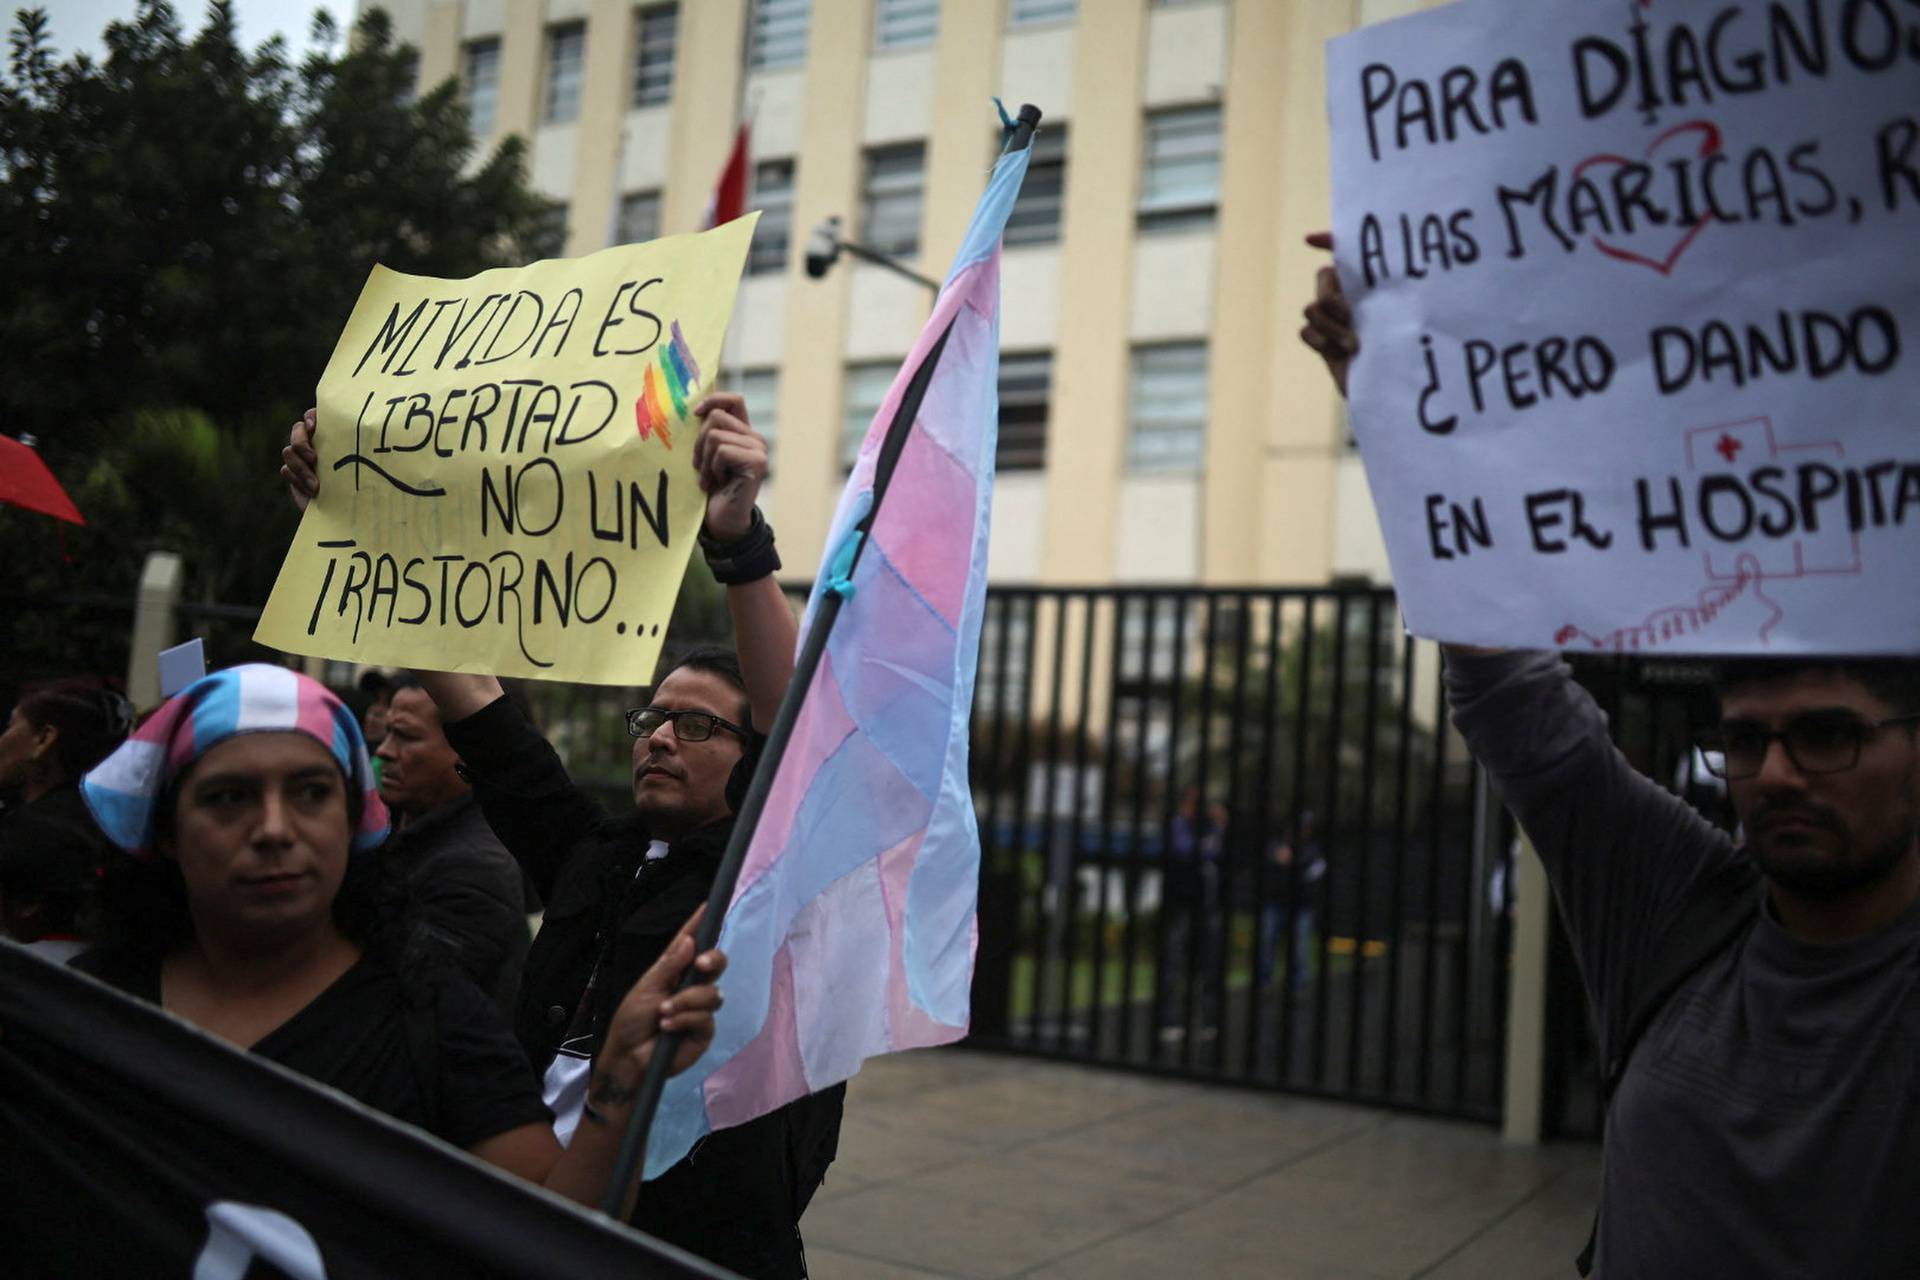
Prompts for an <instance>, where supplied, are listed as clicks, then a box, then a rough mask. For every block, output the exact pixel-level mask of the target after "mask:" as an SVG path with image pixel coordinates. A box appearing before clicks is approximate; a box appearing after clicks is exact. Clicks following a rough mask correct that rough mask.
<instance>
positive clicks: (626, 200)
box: [613, 191, 660, 244]
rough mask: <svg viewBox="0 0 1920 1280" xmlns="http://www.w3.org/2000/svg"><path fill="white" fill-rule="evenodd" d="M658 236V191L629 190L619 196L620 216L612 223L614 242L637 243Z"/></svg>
mask: <svg viewBox="0 0 1920 1280" xmlns="http://www.w3.org/2000/svg"><path fill="white" fill-rule="evenodd" d="M659 238H660V193H659V192H658V191H631V192H628V193H627V194H626V195H624V196H621V197H620V217H619V220H618V221H617V222H616V223H615V224H614V228H613V241H614V243H615V244H639V243H641V242H642V241H646V240H658V239H659Z"/></svg>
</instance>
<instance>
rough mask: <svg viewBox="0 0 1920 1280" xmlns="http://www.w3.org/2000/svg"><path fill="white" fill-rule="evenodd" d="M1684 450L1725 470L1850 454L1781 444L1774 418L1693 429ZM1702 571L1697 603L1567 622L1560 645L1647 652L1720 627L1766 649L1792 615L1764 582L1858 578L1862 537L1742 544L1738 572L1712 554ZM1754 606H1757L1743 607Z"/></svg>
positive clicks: (1833, 443) (1837, 531)
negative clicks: (1625, 620)
mask: <svg viewBox="0 0 1920 1280" xmlns="http://www.w3.org/2000/svg"><path fill="white" fill-rule="evenodd" d="M1681 445H1682V453H1683V454H1684V456H1685V458H1686V464H1687V467H1688V468H1689V469H1690V470H1697V469H1699V468H1700V467H1701V466H1703V465H1706V466H1714V467H1716V468H1719V467H1724V466H1725V465H1727V464H1729V463H1730V462H1731V460H1732V459H1733V458H1736V457H1739V456H1741V455H1743V454H1749V451H1751V453H1750V454H1749V456H1750V457H1751V459H1752V461H1753V462H1754V463H1756V464H1759V463H1762V462H1763V461H1765V460H1770V459H1780V458H1783V457H1787V456H1790V455H1794V454H1807V453H1815V454H1826V455H1828V456H1831V457H1833V458H1836V459H1844V458H1845V456H1846V445H1845V444H1844V443H1843V442H1842V441H1839V440H1821V441H1814V442H1811V443H1801V444H1782V443H1780V442H1779V441H1778V440H1777V439H1776V438H1775V437H1774V432H1773V419H1771V418H1769V417H1766V416H1764V415H1763V416H1760V417H1755V418H1740V419H1736V420H1734V421H1730V422H1716V423H1710V424H1708V425H1707V426H1702V427H1691V428H1689V429H1687V430H1686V431H1685V432H1684V433H1682V437H1681ZM1721 459H1725V460H1726V461H1725V462H1722V461H1721ZM1701 567H1702V570H1703V571H1704V574H1705V577H1706V582H1705V583H1704V584H1703V585H1702V587H1701V589H1700V592H1699V594H1698V595H1697V596H1696V597H1695V599H1694V601H1693V602H1692V603H1691V604H1679V605H1668V606H1665V607H1663V608H1660V609H1656V610H1654V611H1653V612H1652V613H1649V614H1648V615H1647V616H1646V617H1645V618H1644V619H1643V620H1641V621H1639V622H1635V623H1630V624H1628V625H1627V626H1624V627H1618V628H1615V629H1613V630H1610V631H1608V630H1603V631H1599V632H1593V631H1588V630H1587V629H1586V628H1584V627H1581V626H1577V625H1575V624H1573V623H1568V624H1566V625H1564V626H1561V627H1560V628H1558V629H1557V630H1556V631H1555V632H1554V633H1553V643H1554V647H1556V648H1563V649H1564V648H1572V647H1578V646H1586V647H1590V648H1593V649H1596V650H1603V651H1611V652H1616V653H1618V652H1625V651H1632V650H1639V649H1648V648H1654V647H1657V646H1659V645H1662V644H1669V643H1672V642H1673V641H1675V640H1680V639H1684V638H1686V637H1688V636H1691V635H1695V634H1697V633H1699V632H1701V631H1704V630H1706V629H1707V628H1708V627H1710V626H1714V625H1715V624H1718V625H1719V629H1720V630H1721V631H1722V632H1723V633H1724V632H1729V631H1733V630H1743V631H1744V630H1745V629H1746V628H1747V627H1749V626H1750V627H1752V628H1753V634H1754V636H1755V637H1756V638H1757V639H1758V640H1759V641H1760V643H1761V644H1763V645H1765V644H1767V643H1768V642H1769V641H1770V639H1771V637H1772V634H1773V629H1774V628H1775V627H1776V626H1778V625H1779V624H1780V622H1781V621H1782V620H1783V619H1784V618H1785V617H1786V611H1785V610H1784V609H1783V608H1782V607H1781V606H1780V605H1779V603H1778V602H1776V601H1774V600H1773V599H1772V598H1770V597H1769V596H1768V595H1767V594H1766V591H1765V589H1764V587H1765V584H1767V583H1777V582H1792V581H1797V580H1800V579H1805V578H1817V577H1851V576H1856V575H1858V574H1860V573H1862V572H1864V567H1863V565H1862V564H1861V557H1860V535H1859V534H1858V533H1856V532H1853V531H1852V530H1850V529H1846V528H1843V527H1839V526H1831V527H1830V529H1829V531H1828V532H1826V533H1825V534H1824V535H1822V534H1819V533H1816V534H1815V535H1814V539H1813V544H1812V545H1811V546H1810V545H1809V540H1808V539H1807V538H1805V537H1802V538H1796V539H1795V540H1794V541H1792V542H1790V543H1779V544H1775V545H1773V546H1771V547H1763V548H1759V549H1750V548H1745V547H1743V548H1742V549H1740V550H1739V551H1738V552H1736V553H1735V554H1734V559H1733V565H1732V567H1731V568H1722V567H1720V566H1718V565H1716V564H1715V563H1714V553H1713V552H1712V551H1711V550H1709V551H1706V552H1703V553H1702V555H1701ZM1749 605H1750V606H1752V607H1751V608H1749V607H1744V606H1749Z"/></svg>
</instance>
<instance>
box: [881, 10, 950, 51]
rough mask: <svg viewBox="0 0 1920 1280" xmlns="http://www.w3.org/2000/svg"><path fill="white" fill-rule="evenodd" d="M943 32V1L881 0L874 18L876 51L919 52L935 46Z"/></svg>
mask: <svg viewBox="0 0 1920 1280" xmlns="http://www.w3.org/2000/svg"><path fill="white" fill-rule="evenodd" d="M939 29H940V0H879V3H878V4H877V5H876V6H875V7H874V14H873V47H874V48H876V49H915V48H918V47H920V46H921V45H927V44H932V43H933V37H934V35H935V33H937V32H938V31H939Z"/></svg>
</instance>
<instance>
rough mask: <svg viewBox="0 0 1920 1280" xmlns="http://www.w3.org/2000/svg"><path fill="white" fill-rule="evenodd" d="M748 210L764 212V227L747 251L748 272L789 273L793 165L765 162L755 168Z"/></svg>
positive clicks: (776, 161)
mask: <svg viewBox="0 0 1920 1280" xmlns="http://www.w3.org/2000/svg"><path fill="white" fill-rule="evenodd" d="M747 207H748V208H750V209H758V210H759V211H760V225H759V226H758V227H757V228H755V229H754V233H753V244H752V246H751V247H750V248H749V249H748V250H747V272H748V273H749V274H750V275H762V274H765V273H767V272H771V271H784V270H786V268H787V249H788V247H789V246H790V245H791V243H792V239H793V161H791V160H762V161H761V162H760V163H759V164H757V165H755V166H754V167H753V197H752V198H751V199H750V200H748V201H747Z"/></svg>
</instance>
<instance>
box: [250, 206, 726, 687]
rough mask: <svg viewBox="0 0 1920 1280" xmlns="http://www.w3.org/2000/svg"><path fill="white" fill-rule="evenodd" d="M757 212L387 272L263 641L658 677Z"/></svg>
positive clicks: (334, 366) (324, 404)
mask: <svg viewBox="0 0 1920 1280" xmlns="http://www.w3.org/2000/svg"><path fill="white" fill-rule="evenodd" d="M755 217H757V215H754V216H750V217H746V218H741V219H739V220H737V221H734V222H731V223H728V224H727V225H726V226H724V227H719V228H716V229H715V230H713V231H709V232H704V233H702V234H700V235H696V236H674V237H669V238H668V239H665V240H657V241H654V242H652V243H649V244H638V245H621V246H618V247H616V248H612V249H606V250H603V251H601V252H599V253H595V254H591V255H589V256H587V257H584V258H575V259H567V260H557V261H548V262H536V263H532V264H530V265H528V266H525V267H518V268H502V269H499V270H495V271H484V272H482V273H480V274H479V275H477V276H474V277H472V278H471V279H468V280H435V279H429V278H426V277H419V276H405V275H401V274H399V273H398V272H393V271H388V270H386V269H385V268H384V267H377V268H375V269H374V272H373V274H372V276H371V277H369V279H368V281H367V286H366V289H365V290H364V291H363V292H362V294H361V296H360V301H359V303H358V304H357V305H356V306H355V307H354V310H353V315H352V316H351V317H350V318H349V319H348V321H347V326H346V329H345V331H344V332H343V333H342V334H341V337H340V343H339V345H338V347H336V349H335V350H334V353H333V358H332V359H331V360H330V361H329V362H328V365H327V369H326V373H325V375H324V376H323V377H322V378H321V380H320V394H319V406H318V408H319V415H320V417H321V418H322V419H323V420H324V421H325V422H326V424H327V426H328V428H329V429H328V430H327V431H326V432H324V433H322V434H321V435H320V436H319V437H318V438H317V439H316V440H315V441H314V442H313V447H314V448H315V449H316V450H317V452H316V453H315V455H314V465H315V467H316V468H318V472H317V473H316V474H318V473H326V474H330V475H332V476H333V477H334V480H333V482H332V483H330V484H328V485H327V486H326V490H325V495H324V496H323V497H321V498H320V499H319V500H318V501H317V502H315V503H314V504H313V505H312V507H311V508H310V509H309V510H308V511H307V515H306V518H305V519H304V520H303V521H302V522H301V525H300V530H299V532H298V534H296V535H295V539H294V545H293V548H292V550H291V551H290V552H289V553H288V556H287V561H286V564H285V565H284V566H283V567H282V569H281V571H280V576H279V579H278V580H277V581H276V582H275V583H274V588H273V594H272V596H271V598H270V599H269V600H268V602H267V607H266V611H265V613H264V614H263V615H262V616H261V619H260V626H259V628H258V630H257V631H256V632H255V637H254V638H255V639H257V640H258V641H260V642H261V643H262V644H266V645H271V646H273V647H274V648H278V649H282V650H285V651H287V652H290V653H303V654H311V655H315V656H319V657H327V658H337V659H342V660H348V661H357V662H370V663H380V664H388V665H396V666H413V667H421V666H424V667H432V668H434V669H436V670H452V671H475V672H486V673H488V674H493V675H506V676H522V677H533V678H536V679H547V680H581V681H587V682H592V683H599V684H639V683H642V682H643V681H645V680H646V679H647V678H648V677H649V676H650V675H651V674H652V671H653V665H654V662H655V660H656V659H657V658H658V656H659V652H660V642H661V639H662V636H663V635H664V633H665V631H666V625H667V619H668V616H669V615H670V614H671V612H672V609H673V601H674V597H675V596H676V594H677V593H678V590H679V586H680V579H681V577H682V575H683V574H684V573H685V572H686V565H687V554H688V552H689V551H690V550H691V548H692V544H693V538H694V535H695V534H696V533H697V532H698V531H699V529H700V521H701V511H702V508H703V506H704V501H703V498H702V495H701V493H700V489H699V486H698V484H697V483H696V478H695V469H694V461H693V456H692V455H693V439H692V434H693V433H692V431H691V430H690V429H689V426H690V424H691V422H692V418H693V413H692V410H693V409H694V407H695V406H696V405H697V404H698V403H699V402H700V400H701V399H702V397H703V396H704V395H706V394H707V393H708V392H710V391H711V390H712V383H713V371H714V370H715V368H716V367H717V366H718V363H719V355H720V347H721V342H722V340H723V339H724V337H725V334H726V325H727V319H728V317H729V315H730V314H731V312H732V309H733V298H734V292H735V287H736V285H737V283H738V281H739V277H740V268H741V264H742V262H743V261H744V260H745V256H746V249H747V244H748V242H749V240H750V239H751V238H752V234H753V227H754V220H755Z"/></svg>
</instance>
